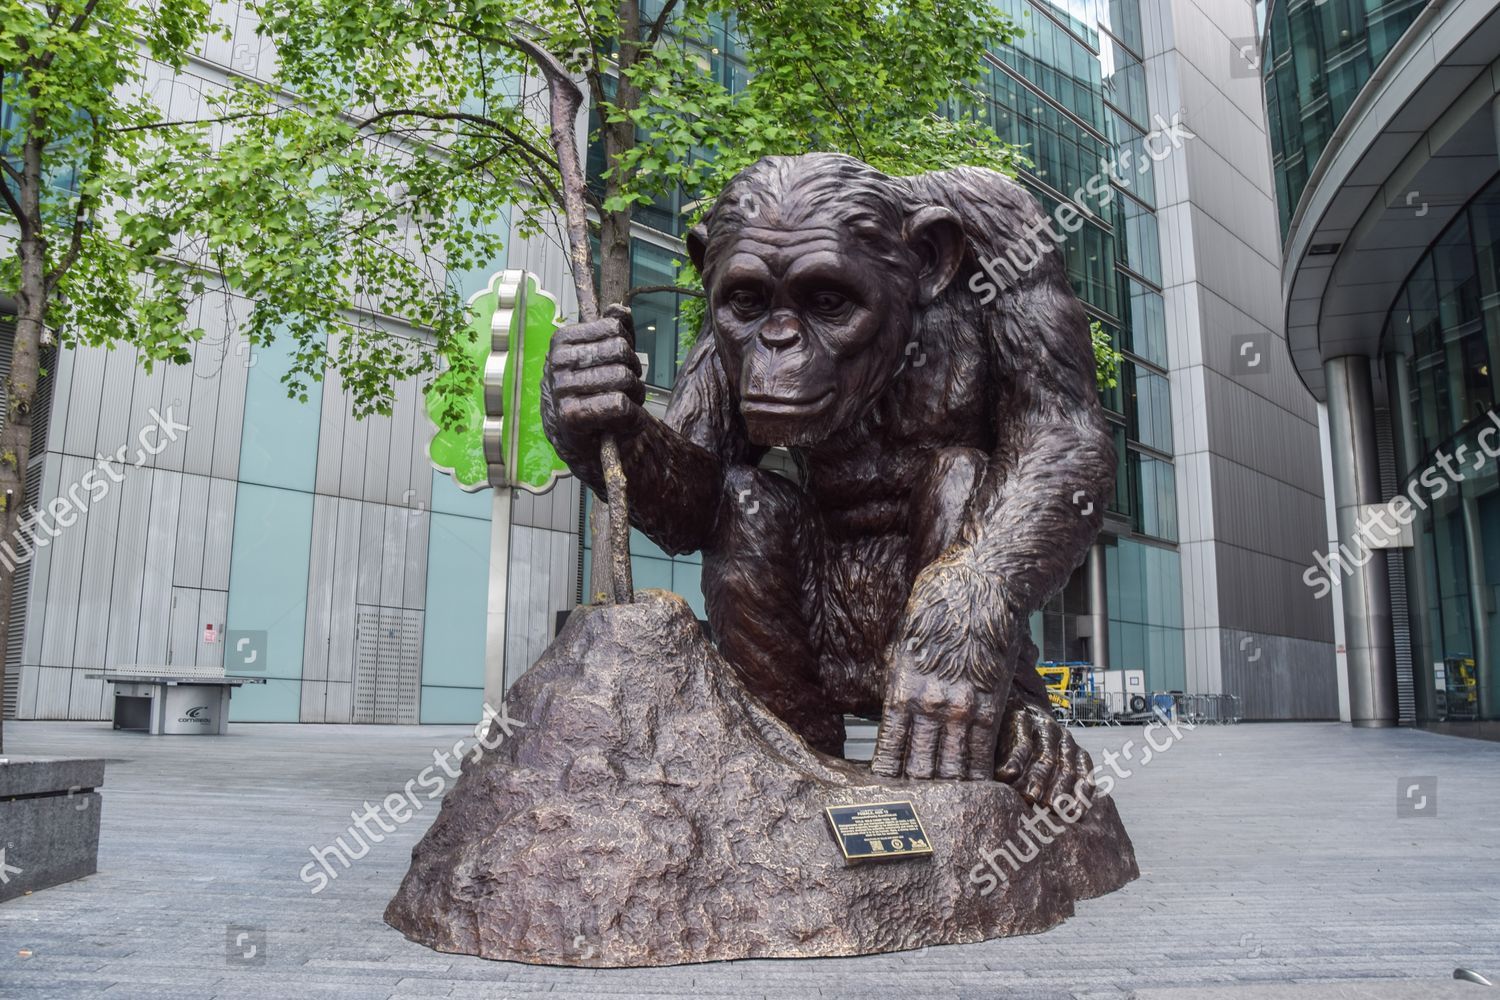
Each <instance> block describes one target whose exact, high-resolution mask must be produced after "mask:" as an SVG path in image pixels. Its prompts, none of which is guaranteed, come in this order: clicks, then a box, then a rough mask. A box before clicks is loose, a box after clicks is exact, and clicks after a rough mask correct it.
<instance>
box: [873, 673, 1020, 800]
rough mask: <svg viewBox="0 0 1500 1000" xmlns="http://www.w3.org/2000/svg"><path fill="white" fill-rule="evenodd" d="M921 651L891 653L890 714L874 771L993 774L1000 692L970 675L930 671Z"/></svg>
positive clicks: (965, 775) (958, 775)
mask: <svg viewBox="0 0 1500 1000" xmlns="http://www.w3.org/2000/svg"><path fill="white" fill-rule="evenodd" d="M921 655H922V654H921V652H920V647H916V646H915V644H912V645H906V644H897V645H896V646H894V647H892V649H891V651H890V653H889V654H888V659H889V664H888V666H887V673H886V681H885V683H886V689H885V715H884V717H883V718H882V719H881V722H880V734H879V736H877V737H876V740H875V756H874V757H873V758H872V760H871V761H870V769H871V770H872V771H874V772H875V773H876V774H878V775H881V776H883V777H887V778H899V777H900V776H901V775H902V774H905V775H906V776H907V777H909V778H932V777H938V778H968V779H971V780H976V781H977V780H983V779H986V778H989V777H991V776H992V775H993V774H994V762H995V740H996V738H997V737H998V736H999V733H1000V711H999V708H1000V706H999V696H998V695H997V694H996V693H995V692H994V691H984V690H981V689H980V687H979V685H978V684H977V683H976V682H975V681H973V680H970V679H969V678H966V677H958V678H955V679H952V680H947V679H944V678H943V677H940V676H939V675H938V674H936V673H933V672H930V668H928V667H927V665H926V664H924V663H923V662H922V661H921Z"/></svg>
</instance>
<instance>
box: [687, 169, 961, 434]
mask: <svg viewBox="0 0 1500 1000" xmlns="http://www.w3.org/2000/svg"><path fill="white" fill-rule="evenodd" d="M687 244H688V252H689V253H690V254H691V256H692V259H693V263H694V264H695V265H697V267H698V272H699V274H701V275H702V277H703V286H704V288H705V290H706V291H707V293H708V311H709V326H710V328H711V329H712V330H713V335H714V336H715V338H716V341H717V348H718V352H719V355H720V357H721V359H722V361H723V364H724V369H725V371H726V372H727V373H728V375H729V378H730V380H731V382H732V383H733V384H734V388H735V389H736V390H737V394H738V397H739V400H738V401H739V410H740V413H741V415H742V416H743V418H744V421H745V426H746V429H747V431H748V433H749V436H750V439H751V441H752V442H753V443H755V444H757V445H765V446H769V445H811V444H815V443H817V442H819V441H822V440H825V439H826V438H828V437H829V436H831V435H832V434H835V433H837V432H838V431H840V430H842V429H844V428H846V427H848V426H849V425H850V424H851V423H853V422H854V421H855V420H857V419H858V418H859V417H860V416H861V415H862V414H863V413H865V412H866V411H867V410H868V409H869V407H870V405H871V403H872V402H873V401H874V400H875V398H876V397H877V396H878V395H879V394H880V393H881V392H882V391H883V390H884V389H885V388H886V386H887V385H888V384H889V383H890V381H891V379H892V377H893V376H894V375H895V373H896V372H897V371H898V370H899V369H900V367H901V361H902V358H903V348H904V347H905V345H906V344H907V343H908V342H909V341H910V340H911V334H912V330H913V328H914V324H916V323H917V322H918V319H917V318H918V315H919V314H920V313H921V312H922V311H923V310H924V309H926V307H927V306H928V305H929V304H931V303H932V302H933V301H934V300H935V299H937V298H938V296H940V295H942V294H943V292H944V290H945V289H947V288H948V286H949V284H950V283H951V282H952V281H953V279H954V276H955V275H956V274H957V273H958V270H959V265H960V263H961V261H962V260H963V257H964V251H965V236H964V229H963V226H962V224H961V223H960V221H959V217H958V215H957V214H956V213H955V212H954V211H952V210H951V209H949V208H947V207H944V206H941V205H935V204H930V203H929V204H913V203H912V202H911V199H910V198H909V197H907V196H906V194H905V189H904V188H903V187H902V186H901V185H900V183H899V182H897V181H895V180H893V179H892V178H890V177H887V176H886V175H885V174H882V173H880V172H879V171H877V170H875V169H874V168H872V167H870V166H868V165H866V164H864V163H861V162H860V161H859V160H856V159H854V158H852V157H848V156H842V155H838V154H831V153H819V154H809V155H806V156H796V157H785V156H773V157H766V158H765V159H762V160H759V161H758V162H756V163H755V164H753V165H751V166H749V167H747V168H746V169H745V170H743V171H741V172H740V173H739V174H738V175H737V176H736V177H735V178H734V179H733V180H732V181H731V182H730V183H729V185H728V186H727V187H726V188H725V189H724V192H723V194H722V195H720V197H719V199H718V201H717V202H716V203H715V204H714V207H713V209H712V210H711V211H710V212H709V214H708V216H707V217H706V218H705V220H704V222H703V223H702V224H700V225H699V226H697V227H695V228H694V229H693V231H692V232H691V233H689V234H688V239H687Z"/></svg>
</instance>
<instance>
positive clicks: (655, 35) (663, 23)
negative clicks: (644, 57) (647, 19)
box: [646, 0, 677, 48]
mask: <svg viewBox="0 0 1500 1000" xmlns="http://www.w3.org/2000/svg"><path fill="white" fill-rule="evenodd" d="M676 6H677V0H667V2H666V3H665V4H663V5H662V8H661V13H660V14H658V15H656V21H655V22H654V23H653V24H652V25H651V30H650V31H648V32H647V33H646V46H647V48H650V47H651V46H653V45H655V44H656V43H657V40H658V39H660V38H661V33H662V32H663V31H665V30H666V28H667V18H668V17H669V16H671V13H672V8H674V7H676Z"/></svg>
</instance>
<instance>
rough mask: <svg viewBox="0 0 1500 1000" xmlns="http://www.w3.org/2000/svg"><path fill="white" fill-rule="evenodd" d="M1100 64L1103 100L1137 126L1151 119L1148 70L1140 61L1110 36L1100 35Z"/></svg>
mask: <svg viewBox="0 0 1500 1000" xmlns="http://www.w3.org/2000/svg"><path fill="white" fill-rule="evenodd" d="M1099 62H1100V64H1101V65H1102V66H1103V67H1104V97H1105V100H1107V101H1109V102H1110V103H1111V104H1113V105H1114V106H1115V107H1117V108H1119V109H1120V110H1121V111H1122V112H1124V113H1125V116H1126V117H1128V118H1130V119H1131V120H1133V121H1134V122H1135V123H1136V124H1137V125H1142V126H1144V125H1145V123H1146V122H1147V121H1149V120H1150V118H1151V116H1150V114H1149V113H1148V111H1147V109H1146V70H1145V68H1144V67H1143V66H1141V61H1140V60H1139V59H1137V58H1136V57H1135V56H1133V55H1131V54H1130V53H1129V52H1128V51H1127V50H1126V49H1125V47H1124V46H1122V45H1118V44H1116V43H1115V40H1114V39H1113V38H1111V37H1109V36H1108V35H1101V36H1100V47H1099Z"/></svg>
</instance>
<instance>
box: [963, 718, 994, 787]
mask: <svg viewBox="0 0 1500 1000" xmlns="http://www.w3.org/2000/svg"><path fill="white" fill-rule="evenodd" d="M999 736H1000V730H999V729H997V728H996V727H995V724H994V723H993V722H990V723H982V724H975V725H974V726H973V728H971V729H970V730H969V780H970V781H988V780H989V779H990V778H992V777H993V776H994V774H995V741H996V740H997V739H998V738H999Z"/></svg>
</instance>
